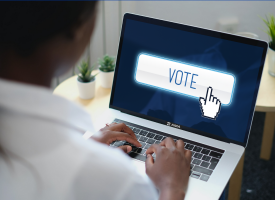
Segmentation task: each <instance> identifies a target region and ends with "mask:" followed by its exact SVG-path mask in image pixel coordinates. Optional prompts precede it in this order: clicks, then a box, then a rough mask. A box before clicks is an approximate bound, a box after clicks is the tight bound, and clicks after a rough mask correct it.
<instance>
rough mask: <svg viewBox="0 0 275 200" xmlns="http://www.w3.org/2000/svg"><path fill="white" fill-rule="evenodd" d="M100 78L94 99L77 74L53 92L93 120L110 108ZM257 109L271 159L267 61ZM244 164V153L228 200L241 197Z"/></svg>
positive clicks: (273, 107) (274, 112) (271, 91)
mask: <svg viewBox="0 0 275 200" xmlns="http://www.w3.org/2000/svg"><path fill="white" fill-rule="evenodd" d="M98 78H99V76H98V77H97V80H96V94H95V97H94V98H93V99H90V100H83V99H80V98H79V96H78V89H77V84H76V76H73V77H71V78H69V79H67V80H65V81H64V82H62V83H61V84H60V85H59V86H58V87H57V88H56V89H55V90H54V92H53V93H54V94H56V95H60V96H63V97H65V98H67V99H69V100H71V101H74V102H76V103H79V104H81V105H82V106H84V107H85V108H86V109H87V111H88V112H89V113H90V114H91V118H92V120H95V119H96V117H97V116H98V115H100V113H102V112H104V111H106V110H107V109H108V105H109V100H110V92H111V89H105V88H102V87H101V86H100V85H99V81H98ZM256 111H260V112H266V119H265V125H264V131H263V140H262V149H261V155H260V158H262V159H265V160H269V159H270V155H271V149H272V141H273V136H274V128H275V78H274V77H272V76H270V75H269V74H268V65H267V62H266V64H265V67H264V71H263V77H262V81H261V85H260V91H259V94H258V99H257V103H256ZM243 164H244V155H243V157H242V158H241V160H240V162H239V164H238V165H237V167H236V169H235V171H234V173H233V175H232V177H231V179H230V184H229V195H228V200H238V199H239V198H240V192H241V183H242V173H243Z"/></svg>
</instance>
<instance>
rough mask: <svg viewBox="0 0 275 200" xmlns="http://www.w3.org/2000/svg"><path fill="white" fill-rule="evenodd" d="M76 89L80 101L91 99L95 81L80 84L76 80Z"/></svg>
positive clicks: (93, 94)
mask: <svg viewBox="0 0 275 200" xmlns="http://www.w3.org/2000/svg"><path fill="white" fill-rule="evenodd" d="M77 87H78V92H79V97H80V98H81V99H91V98H94V96H95V79H94V80H93V81H91V82H88V83H83V82H80V81H79V80H78V78H77Z"/></svg>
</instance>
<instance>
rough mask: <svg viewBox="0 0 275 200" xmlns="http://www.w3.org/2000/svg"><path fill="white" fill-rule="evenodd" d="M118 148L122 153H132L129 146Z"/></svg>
mask: <svg viewBox="0 0 275 200" xmlns="http://www.w3.org/2000/svg"><path fill="white" fill-rule="evenodd" d="M118 148H119V149H121V150H122V151H124V153H129V152H130V151H132V147H131V146H129V145H123V146H120V147H118Z"/></svg>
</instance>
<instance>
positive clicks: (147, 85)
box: [133, 53, 236, 106]
mask: <svg viewBox="0 0 275 200" xmlns="http://www.w3.org/2000/svg"><path fill="white" fill-rule="evenodd" d="M142 54H143V55H148V56H152V57H155V58H161V59H165V60H168V61H173V62H176V63H180V64H187V65H190V66H194V67H199V68H202V69H207V70H210V71H214V72H219V73H222V74H228V75H231V76H233V77H234V85H233V89H232V93H231V97H230V102H229V103H228V104H222V105H223V106H229V105H230V104H231V102H232V99H233V94H234V89H235V83H236V78H235V76H234V75H233V74H231V73H226V72H222V71H219V70H214V69H211V68H207V67H202V66H197V65H194V64H189V63H185V62H179V61H176V60H172V59H168V58H163V57H160V56H155V55H151V54H148V53H140V54H139V55H138V56H137V59H136V66H135V73H134V77H133V79H134V80H135V82H136V83H138V84H141V85H144V86H146V87H152V88H156V89H160V90H163V91H167V92H172V93H175V94H178V95H184V96H188V97H190V98H195V99H196V100H198V99H199V97H196V96H192V95H188V94H184V93H180V92H176V91H173V90H168V89H165V88H161V87H157V86H152V85H149V84H146V83H141V82H138V81H137V80H136V72H137V66H138V60H139V56H140V55H142Z"/></svg>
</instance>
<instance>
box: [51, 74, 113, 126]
mask: <svg viewBox="0 0 275 200" xmlns="http://www.w3.org/2000/svg"><path fill="white" fill-rule="evenodd" d="M76 79H77V76H73V77H71V78H68V79H67V80H65V81H63V82H62V83H61V84H59V85H58V86H57V87H56V88H55V90H54V92H53V93H54V94H57V95H59V96H62V97H65V98H67V99H69V100H71V101H74V102H76V103H78V104H81V105H82V106H84V108H85V109H86V110H87V111H88V112H89V113H90V115H91V118H92V120H93V121H95V120H96V117H97V116H99V115H100V114H101V113H102V112H104V111H105V110H107V109H108V107H109V101H110V94H111V89H105V88H102V87H101V86H100V82H99V81H98V79H99V76H97V77H96V83H95V87H96V92H95V97H94V98H92V99H88V100H84V99H81V98H80V97H79V96H78V88H77V84H76Z"/></svg>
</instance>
